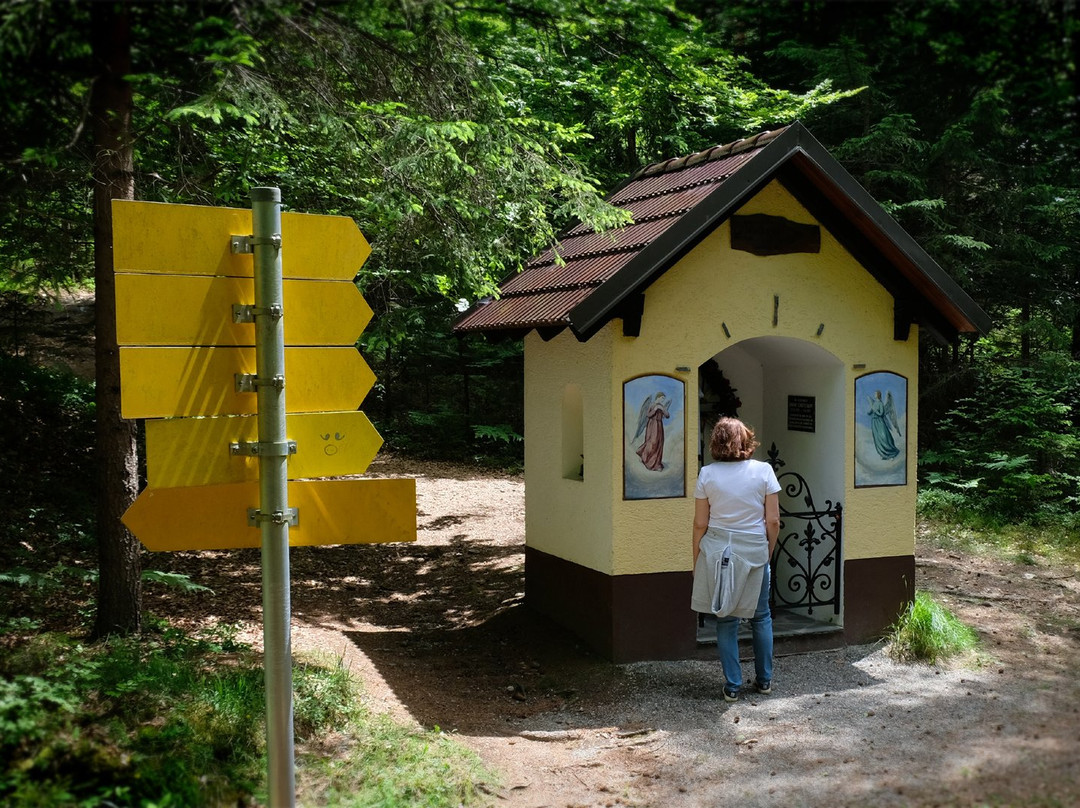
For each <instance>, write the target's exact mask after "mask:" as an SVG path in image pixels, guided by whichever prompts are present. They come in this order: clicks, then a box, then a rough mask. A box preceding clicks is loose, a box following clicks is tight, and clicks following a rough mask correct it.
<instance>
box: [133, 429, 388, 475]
mask: <svg viewBox="0 0 1080 808" xmlns="http://www.w3.org/2000/svg"><path fill="white" fill-rule="evenodd" d="M285 433H286V437H287V439H288V440H290V441H295V442H296V454H293V455H289V462H288V470H289V479H290V480H299V479H305V478H310V477H344V476H347V475H351V474H363V473H364V472H365V471H366V470H367V467H368V466H369V465H370V464H371V461H372V460H374V459H375V455H376V453H377V452H378V451H379V447H380V446H382V442H383V441H382V437H381V436H380V435H379V433H378V432H377V431H376V430H375V427H373V426H372V425H371V421H369V420H368V417H367V416H366V415H365V414H364V413H362V412H360V411H352V412H315V413H293V414H291V415H289V416H287V417H286V419H285ZM257 441H258V423H257V418H256V417H255V416H254V415H236V416H219V417H216V418H167V419H150V420H148V421H147V422H146V479H147V484H148V485H149V487H150V488H175V487H179V486H195V485H214V484H217V483H239V482H246V481H248V480H257V479H258V478H259V465H258V457H257V456H256V455H254V454H244V453H243V452H242V451H236V452H234V451H233V450H232V449H231V448H230V447H231V446H233V445H234V444H236V445H238V448H239V447H240V446H243V445H245V444H253V443H256V442H257Z"/></svg>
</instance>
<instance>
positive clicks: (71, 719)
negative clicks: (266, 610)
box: [0, 628, 484, 808]
mask: <svg viewBox="0 0 1080 808" xmlns="http://www.w3.org/2000/svg"><path fill="white" fill-rule="evenodd" d="M228 635H229V632H228V631H225V632H224V633H217V634H208V635H188V634H185V633H184V632H181V631H179V630H176V629H172V628H166V629H165V630H164V631H163V632H162V633H161V634H159V635H158V636H156V637H150V638H146V639H144V640H142V641H134V640H130V639H127V640H113V641H110V642H108V643H105V644H100V645H89V646H87V645H82V644H80V643H78V642H76V641H74V640H71V639H69V638H67V637H63V636H59V635H50V634H43V635H40V636H37V637H35V638H34V639H32V640H31V641H30V642H28V643H25V644H22V645H20V646H17V647H16V648H14V649H13V650H11V651H10V653H7V654H6V655H5V657H4V658H3V660H2V661H0V761H4V762H3V764H2V766H0V801H3V803H4V804H5V805H10V806H12V808H23V807H24V806H25V807H28V806H39V805H46V804H47V805H88V806H89V805H109V804H124V805H138V806H151V805H158V806H162V805H169V806H203V805H223V804H226V803H229V804H237V803H238V802H244V803H246V802H247V801H249V800H251V799H252V797H253V795H254V794H256V793H258V792H259V791H260V789H261V788H262V787H263V786H262V782H263V775H264V772H265V761H264V759H263V751H262V746H263V736H264V730H263V723H264V719H263V716H264V713H265V696H264V690H263V672H262V667H261V664H260V661H259V659H258V658H257V657H256V656H255V655H254V654H252V653H251V651H250V649H248V648H246V647H243V646H238V645H236V644H235V643H234V642H232V641H226V642H224V643H223V637H224V638H227V637H228ZM222 653H226V654H227V656H224V657H222V656H220V655H221V654H222ZM294 683H295V712H296V735H297V739H298V741H299V742H300V743H301V745H302V744H303V743H305V742H309V741H310V742H319V741H320V740H322V739H323V738H325V736H326V735H327V734H328V733H336V735H335V737H336V738H338V739H339V743H340V745H341V747H342V749H343V750H347V753H346V754H340V755H338V756H327V755H325V754H317V755H315V754H313V755H310V756H305V757H304V758H303V759H302V760H301V763H300V771H301V777H303V774H304V771H305V769H307V768H311V769H313V770H319V769H322V770H325V771H326V772H329V773H330V777H329V778H328V779H322V778H320V780H319V786H318V787H319V788H320V789H323V790H325V793H323V794H320V795H319V799H318V800H317V804H320V805H401V806H405V805H410V806H411V805H430V806H457V805H463V804H472V803H473V802H475V799H474V798H475V797H476V796H477V792H476V784H477V782H478V780H479V779H480V778H482V777H484V775H483V773H482V772H481V771H480V769H479V766H478V764H477V762H476V759H475V757H473V756H471V755H469V754H468V753H466V752H464V751H463V750H462V749H461V748H460V747H457V746H456V745H455V744H453V743H452V742H451V741H449V739H446V738H445V736H442V735H441V734H440V733H438V732H434V733H430V732H418V731H416V730H414V729H409V728H404V727H401V726H398V725H396V724H394V723H393V722H392V721H390V720H389V719H388V718H386V717H385V716H374V717H373V716H371V715H370V714H368V713H367V712H366V710H364V709H363V707H362V704H361V700H360V695H361V694H360V693H359V690H358V685H357V682H356V680H355V679H353V678H352V677H351V676H350V675H349V673H348V671H346V670H345V669H344V668H343V667H342V665H341V664H340V661H338V662H335V663H333V664H326V663H324V662H319V661H306V662H301V663H299V664H297V666H296V668H295V672H294Z"/></svg>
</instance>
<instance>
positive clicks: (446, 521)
mask: <svg viewBox="0 0 1080 808" xmlns="http://www.w3.org/2000/svg"><path fill="white" fill-rule="evenodd" d="M372 473H373V474H375V475H398V474H402V475H404V474H408V475H409V476H414V477H416V478H417V480H418V505H419V512H420V515H419V527H420V539H419V541H418V542H417V543H416V544H414V545H382V546H369V547H325V548H306V549H297V550H294V551H293V557H292V559H293V560H292V578H293V609H294V637H293V641H294V646H295V648H296V649H297V650H304V649H312V648H315V649H321V650H323V651H326V652H329V653H331V654H333V655H334V656H341V657H343V658H344V660H345V662H346V664H348V665H349V666H350V667H351V668H352V669H353V670H354V671H356V672H357V673H358V674H359V675H360V676H361V678H362V679H363V681H364V683H365V687H366V689H367V693H368V699H369V701H370V703H371V705H372V706H373V707H374V708H375V709H381V710H387V711H389V712H391V713H393V714H394V715H396V716H397V717H398V718H399V719H401V720H403V721H412V722H415V723H417V724H419V725H422V726H425V727H436V726H438V727H441V728H442V729H443V730H444V731H447V732H452V733H454V734H455V735H456V736H457V737H458V739H459V740H460V741H461V742H462V743H463V744H465V745H466V746H468V747H470V748H472V749H474V750H475V751H476V752H477V753H478V754H479V755H480V756H481V757H482V758H483V759H484V761H485V762H486V763H487V764H488V766H490V767H491V768H493V769H495V770H496V771H498V772H499V773H500V775H501V778H502V782H501V784H497V785H496V784H493V785H492V787H491V801H492V803H493V804H495V805H499V806H509V807H511V808H539V806H551V807H552V808H555V807H556V806H558V807H559V808H562V807H564V806H565V807H567V808H568V807H569V806H616V805H628V806H630V805H632V806H658V807H660V806H663V807H665V808H666V807H667V806H674V807H675V808H679V807H680V806H725V805H739V806H755V805H760V806H771V805H783V806H819V805H829V806H845V805H851V806H871V805H872V806H931V805H957V806H969V805H970V806H975V805H983V804H987V805H1016V806H1020V805H1025V806H1026V805H1035V806H1042V805H1045V806H1052V805H1075V804H1080V754H1078V753H1080V707H1078V705H1080V699H1078V696H1080V692H1078V689H1080V688H1078V685H1077V682H1076V673H1075V670H1076V663H1077V660H1078V652H1080V598H1078V597H1077V595H1078V590H1080V582H1078V579H1077V571H1076V570H1075V569H1050V568H1047V567H1043V566H1023V567H1021V566H1017V565H1011V564H1008V563H1001V562H986V561H978V560H973V559H971V558H965V557H962V556H960V555H959V554H955V553H946V552H941V551H933V550H927V551H925V552H922V553H921V557H920V559H919V563H918V576H919V579H918V581H917V585H918V586H919V587H920V588H924V589H928V590H930V591H932V592H935V593H937V594H938V595H939V596H940V597H941V598H942V599H943V600H945V602H946V603H948V605H949V606H950V607H951V608H952V609H953V610H954V611H955V612H957V613H958V614H959V616H960V617H961V618H962V619H964V620H965V621H966V622H968V623H969V624H971V625H973V626H975V627H976V628H977V629H978V630H979V631H980V633H981V634H982V635H983V637H984V639H985V642H986V651H987V653H988V657H989V658H988V660H987V662H986V664H984V665H982V666H981V667H979V668H976V669H967V670H964V669H957V670H949V669H945V668H936V669H935V668H926V667H912V666H898V665H895V664H893V663H891V662H890V661H889V660H888V658H887V657H886V656H885V654H884V653H883V651H882V649H881V648H880V647H875V646H863V647H855V648H847V649H844V650H842V651H835V652H828V653H818V654H809V655H803V656H795V657H785V658H782V659H780V660H779V661H778V664H777V675H776V690H775V693H774V695H773V696H771V697H767V698H763V697H755V698H751V699H744V700H743V701H741V702H739V703H738V704H736V705H733V706H728V705H726V704H725V703H724V702H723V700H722V699H721V698H719V693H718V678H717V667H716V665H715V664H714V663H710V662H701V661H687V662H675V663H671V662H669V663H639V664H633V665H619V666H616V665H610V664H608V663H606V662H604V661H603V660H600V659H598V658H597V657H595V656H593V655H591V654H590V653H588V652H587V651H586V650H584V649H583V648H582V647H581V646H580V645H579V644H578V643H577V642H576V641H575V639H574V638H573V636H572V635H570V634H568V633H566V632H564V631H562V630H560V629H558V628H557V627H554V626H552V625H551V624H549V623H547V622H546V621H544V620H542V619H540V618H537V617H536V616H534V615H531V614H530V613H529V612H527V610H526V609H525V608H524V607H523V605H522V588H523V552H522V550H523V548H522V544H523V539H524V536H523V533H524V527H523V517H524V502H523V494H524V486H523V482H522V480H521V478H519V477H509V476H484V475H479V474H476V473H475V472H471V471H469V470H467V469H462V468H459V467H454V466H449V465H447V466H440V465H430V464H428V465H424V466H417V465H412V466H409V465H406V464H402V463H397V462H395V461H393V460H385V459H384V460H381V461H378V462H377V463H376V464H375V466H374V467H373V469H372ZM153 561H155V562H158V561H161V562H164V563H163V564H161V565H159V566H168V567H170V568H174V569H180V570H184V571H186V572H188V573H189V574H191V575H192V576H193V577H194V578H195V579H196V580H198V581H200V582H202V583H204V584H206V585H208V586H210V587H211V588H213V589H214V592H215V594H214V595H212V596H210V595H203V596H200V597H199V598H197V599H195V600H194V601H193V600H192V599H191V598H190V597H188V598H186V599H185V601H184V604H185V605H184V606H183V608H184V609H186V610H188V614H189V616H190V617H191V619H193V620H196V621H204V620H224V621H244V622H248V623H250V625H251V626H252V633H251V636H252V638H253V639H255V640H257V639H258V634H257V632H258V628H257V627H258V619H259V605H260V595H259V580H258V567H257V561H258V559H257V556H256V555H255V554H254V553H248V552H243V553H203V554H200V555H185V554H174V555H170V556H158V557H155V558H154V559H153ZM158 597H161V598H162V602H161V603H158V604H154V603H148V606H149V608H151V609H152V610H155V609H156V610H160V611H162V612H165V611H170V612H173V613H175V610H176V609H177V608H180V605H179V604H178V603H177V602H175V601H174V597H173V596H171V595H168V594H165V595H159V596H158ZM166 601H174V602H166Z"/></svg>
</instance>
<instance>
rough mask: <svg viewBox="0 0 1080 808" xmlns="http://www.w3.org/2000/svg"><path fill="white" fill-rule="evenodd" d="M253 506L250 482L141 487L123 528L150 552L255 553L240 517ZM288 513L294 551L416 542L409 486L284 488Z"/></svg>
mask: <svg viewBox="0 0 1080 808" xmlns="http://www.w3.org/2000/svg"><path fill="white" fill-rule="evenodd" d="M258 504H259V484H258V483H257V482H249V483H233V484H231V485H207V486H192V487H189V488H146V489H145V490H143V492H142V493H141V494H139V497H138V499H136V500H135V502H134V503H133V504H132V505H131V507H130V508H128V510H127V512H126V513H125V514H124V517H123V521H124V524H125V525H127V527H128V529H129V530H130V531H131V532H132V533H133V534H135V536H136V537H137V538H138V539H139V540H140V541H141V542H142V543H143V544H144V545H145V546H146V547H147V549H149V550H227V549H236V548H243V547H259V546H260V531H259V528H258V527H251V526H249V524H248V513H247V508H257V507H258ZM289 506H290V507H293V508H298V509H299V522H298V523H297V524H296V525H295V526H293V527H290V528H289V544H290V545H292V546H294V547H298V546H310V545H320V544H374V543H378V542H392V541H394V542H397V541H415V539H416V481H415V480H405V479H370V480H368V479H365V480H301V481H296V482H290V483H289Z"/></svg>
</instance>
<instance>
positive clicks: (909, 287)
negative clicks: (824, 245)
mask: <svg viewBox="0 0 1080 808" xmlns="http://www.w3.org/2000/svg"><path fill="white" fill-rule="evenodd" d="M774 179H775V180H778V181H779V182H780V183H781V184H782V185H783V186H784V187H785V188H786V189H787V190H788V191H789V192H790V193H792V195H793V196H794V197H795V198H796V199H797V200H798V201H799V202H800V203H802V204H803V205H804V206H805V207H806V208H807V209H808V210H809V211H810V213H811V214H812V215H813V216H814V217H815V218H817V219H818V221H820V222H821V224H822V225H824V226H825V227H826V228H827V229H828V230H829V231H830V232H831V233H833V235H834V236H835V237H836V238H837V239H838V240H839V241H840V242H841V243H842V244H843V245H844V246H845V248H847V249H848V251H849V252H851V253H852V255H853V256H854V257H855V258H856V259H857V260H859V261H860V262H861V263H862V264H863V265H864V266H865V267H866V268H867V269H868V270H869V271H870V272H871V273H873V275H874V277H875V278H877V280H878V281H879V282H880V283H882V285H883V286H885V288H886V289H888V290H889V292H890V293H891V294H893V296H894V298H896V301H897V312H898V315H897V317H898V324H897V328H898V333H899V329H901V326H902V324H901V323H900V320H905V321H906V322H919V323H920V324H922V325H924V326H927V327H929V328H930V329H931V330H933V331H935V332H936V333H938V334H939V335H940V336H942V337H943V338H946V339H954V338H955V337H956V335H957V334H958V333H960V332H971V331H979V332H986V331H987V330H988V329H989V327H990V320H989V318H988V317H987V315H986V314H985V313H984V312H983V311H982V310H981V309H980V308H979V306H978V305H977V304H976V303H975V302H974V301H973V300H972V299H971V298H970V297H968V295H967V294H966V293H965V292H964V291H963V290H962V289H960V287H959V286H958V285H957V284H956V283H955V281H953V280H952V278H950V277H949V275H948V274H947V273H946V272H945V271H944V270H943V269H942V268H941V267H940V266H938V264H937V263H936V262H935V261H934V260H933V258H931V257H930V256H929V255H928V254H927V253H926V252H925V251H924V250H923V249H922V248H921V247H920V246H919V245H918V244H917V243H916V242H915V240H914V239H913V238H912V237H911V236H910V235H908V234H907V232H906V231H904V230H903V228H901V227H900V225H899V224H898V223H897V222H896V221H895V220H894V219H893V218H892V217H891V216H889V215H888V214H887V213H886V212H885V211H884V210H883V209H882V208H881V206H880V205H879V204H878V203H877V202H876V201H875V200H874V199H873V198H872V197H871V196H870V195H869V194H868V193H867V192H866V191H865V189H863V188H862V186H860V185H859V184H858V183H857V182H856V181H855V179H854V178H853V177H852V176H851V175H850V174H849V173H848V172H847V171H846V170H845V169H844V168H843V167H842V166H841V165H840V164H839V163H838V162H837V161H836V160H835V158H833V157H832V156H831V155H829V154H828V152H827V151H826V150H825V148H824V147H823V146H822V145H821V144H820V143H819V142H818V141H817V140H816V139H815V138H814V137H813V136H812V135H811V134H810V133H809V131H808V130H807V129H806V128H805V127H804V126H803V125H802V124H800V123H798V122H796V123H794V124H791V125H789V126H786V127H783V128H780V129H775V130H770V131H766V132H761V133H759V134H757V135H754V136H753V137H749V138H744V139H742V140H737V141H735V142H733V143H728V144H726V145H723V146H715V147H713V148H711V149H706V150H705V151H701V152H697V153H695V154H691V155H688V156H686V157H680V158H677V159H672V160H666V161H663V162H659V163H654V164H652V165H649V166H646V167H645V168H642V169H641V170H639V171H638V172H636V173H635V174H634V175H632V176H631V177H630V178H629V179H627V180H626V181H625V182H623V183H622V184H621V185H619V186H618V187H617V188H616V189H615V190H614V191H613V192H612V193H611V194H610V196H609V197H608V202H610V203H611V204H613V205H616V206H618V207H620V208H623V209H624V210H627V211H629V213H630V214H631V216H632V223H630V224H627V225H625V226H623V227H619V228H616V229H614V230H608V231H605V232H601V233H597V232H595V231H594V230H593V229H592V228H590V227H589V226H588V225H583V224H579V225H577V226H576V227H573V228H571V229H570V230H568V231H567V232H566V233H564V234H563V235H562V237H561V238H560V239H559V242H558V244H557V245H556V246H555V247H554V248H551V249H548V250H545V251H544V252H543V253H541V254H540V255H537V256H536V257H534V258H532V259H531V260H530V261H528V262H527V263H526V265H525V268H524V269H523V270H522V271H521V272H520V273H517V274H515V275H513V276H511V277H510V278H508V279H507V280H505V281H504V282H503V283H502V285H501V286H500V294H499V296H498V297H497V298H495V299H491V300H488V301H483V302H481V303H478V304H477V305H476V306H474V307H473V308H472V309H471V310H469V311H468V312H467V313H466V314H465V315H464V316H463V317H462V318H461V319H460V320H458V322H457V323H456V324H455V326H454V330H455V331H456V332H459V333H462V332H474V331H487V332H504V333H507V332H509V333H511V334H515V335H520V334H524V333H527V332H528V331H530V330H532V329H534V328H535V329H537V330H538V331H539V333H540V334H541V335H542V336H543V337H545V338H550V337H552V336H554V335H555V334H557V333H559V332H560V331H562V330H564V329H566V328H570V329H571V331H572V332H573V333H574V334H575V336H576V337H577V338H578V339H579V340H583V341H584V340H587V339H588V338H589V337H591V336H592V335H593V334H595V333H596V332H597V331H598V330H600V328H602V327H603V326H604V325H605V324H606V323H607V322H609V321H610V320H611V319H613V318H615V317H624V318H625V317H628V316H629V317H633V316H635V314H634V312H635V307H636V316H637V317H640V316H641V305H642V302H641V295H642V294H643V292H644V291H645V289H646V288H647V287H648V286H649V284H651V283H652V282H653V281H654V280H656V278H658V277H659V276H660V275H661V274H662V273H663V272H666V271H667V269H669V268H670V267H671V266H673V265H674V264H675V263H677V262H678V261H679V259H681V258H682V257H683V256H684V255H686V254H687V253H688V252H689V251H690V250H691V249H693V247H694V246H696V245H697V244H698V243H699V242H700V241H701V240H702V239H703V238H705V237H706V236H708V235H709V233H711V232H712V231H713V230H714V229H715V228H716V227H718V226H719V225H720V224H721V223H722V222H723V221H724V220H725V219H727V218H728V217H730V216H731V215H732V214H734V213H735V212H736V211H737V210H738V208H739V207H740V206H741V205H742V204H743V203H744V202H746V201H747V200H748V199H750V197H752V196H753V195H754V194H756V193H757V192H758V191H759V190H761V188H763V187H764V186H765V185H766V184H767V183H769V182H771V181H772V180H774Z"/></svg>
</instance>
